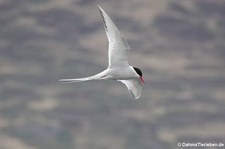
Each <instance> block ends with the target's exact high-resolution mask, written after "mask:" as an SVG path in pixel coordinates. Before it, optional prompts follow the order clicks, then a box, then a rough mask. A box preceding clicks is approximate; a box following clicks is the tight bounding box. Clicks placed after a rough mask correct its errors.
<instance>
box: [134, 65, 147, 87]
mask: <svg viewBox="0 0 225 149" xmlns="http://www.w3.org/2000/svg"><path fill="white" fill-rule="evenodd" d="M133 68H134V70H135V72H136V73H137V74H138V75H139V79H140V80H141V83H142V84H145V81H144V78H143V76H142V75H143V74H142V71H141V70H140V69H139V68H137V67H133Z"/></svg>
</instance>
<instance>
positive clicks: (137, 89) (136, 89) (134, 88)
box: [119, 78, 143, 99]
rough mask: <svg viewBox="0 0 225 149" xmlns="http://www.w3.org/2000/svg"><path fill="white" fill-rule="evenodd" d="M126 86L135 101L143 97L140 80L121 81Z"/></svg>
mask: <svg viewBox="0 0 225 149" xmlns="http://www.w3.org/2000/svg"><path fill="white" fill-rule="evenodd" d="M119 81H121V82H122V83H124V84H125V85H126V87H127V88H128V90H129V92H130V93H131V94H132V95H133V97H134V99H138V98H140V97H141V92H142V88H143V85H142V83H141V81H140V79H139V78H134V79H129V80H119Z"/></svg>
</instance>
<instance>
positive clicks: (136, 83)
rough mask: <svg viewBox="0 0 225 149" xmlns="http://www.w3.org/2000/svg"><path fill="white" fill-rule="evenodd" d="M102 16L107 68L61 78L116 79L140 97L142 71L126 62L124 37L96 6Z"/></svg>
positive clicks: (142, 82) (142, 81) (83, 79)
mask: <svg viewBox="0 0 225 149" xmlns="http://www.w3.org/2000/svg"><path fill="white" fill-rule="evenodd" d="M98 8H99V10H100V13H101V15H102V18H103V23H104V27H105V31H106V35H107V38H108V41H109V47H108V49H109V51H108V60H109V65H108V68H107V69H106V70H104V71H102V72H100V73H98V74H96V75H94V76H90V77H85V78H76V79H62V80H60V81H63V82H67V83H74V82H82V81H90V80H108V79H110V80H116V81H120V82H122V83H124V84H125V85H126V86H127V88H128V90H129V91H130V92H131V94H132V95H133V97H134V98H135V99H138V98H140V96H141V91H142V87H143V85H144V80H143V78H142V72H141V70H140V69H138V68H136V67H132V66H130V65H129V63H128V55H129V53H130V47H129V44H128V43H127V40H126V38H125V37H124V36H123V35H121V33H120V32H119V30H118V28H117V27H116V26H115V24H114V23H113V22H112V20H111V19H110V17H109V16H108V15H107V14H106V12H105V11H104V10H103V9H102V8H101V7H100V6H98Z"/></svg>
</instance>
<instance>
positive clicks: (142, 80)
mask: <svg viewBox="0 0 225 149" xmlns="http://www.w3.org/2000/svg"><path fill="white" fill-rule="evenodd" d="M140 80H141V83H142V84H143V85H144V84H145V81H144V78H143V77H140Z"/></svg>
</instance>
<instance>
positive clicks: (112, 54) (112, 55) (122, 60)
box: [98, 6, 130, 67]
mask: <svg viewBox="0 0 225 149" xmlns="http://www.w3.org/2000/svg"><path fill="white" fill-rule="evenodd" d="M98 8H99V10H100V13H101V15H102V19H103V23H104V27H105V31H106V35H107V38H108V41H109V47H108V48H109V49H108V60H109V67H123V66H128V65H129V64H128V55H129V52H130V47H129V45H128V43H127V40H126V38H125V37H124V36H123V35H121V33H120V31H119V30H118V28H117V27H116V25H115V24H114V23H113V21H112V20H111V19H110V17H109V16H108V15H107V14H106V12H105V11H104V10H103V9H102V8H101V7H100V6H98Z"/></svg>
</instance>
